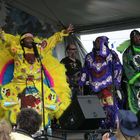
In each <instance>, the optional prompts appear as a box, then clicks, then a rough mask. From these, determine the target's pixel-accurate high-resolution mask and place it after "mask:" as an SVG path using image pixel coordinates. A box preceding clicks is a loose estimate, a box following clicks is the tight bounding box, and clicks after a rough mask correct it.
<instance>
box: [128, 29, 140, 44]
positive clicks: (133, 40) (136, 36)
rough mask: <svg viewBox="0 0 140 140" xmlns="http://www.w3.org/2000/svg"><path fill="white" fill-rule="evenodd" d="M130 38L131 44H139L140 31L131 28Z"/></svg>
mask: <svg viewBox="0 0 140 140" xmlns="http://www.w3.org/2000/svg"><path fill="white" fill-rule="evenodd" d="M130 40H131V44H132V45H136V46H137V45H140V32H139V31H138V30H133V31H132V32H131V33H130Z"/></svg>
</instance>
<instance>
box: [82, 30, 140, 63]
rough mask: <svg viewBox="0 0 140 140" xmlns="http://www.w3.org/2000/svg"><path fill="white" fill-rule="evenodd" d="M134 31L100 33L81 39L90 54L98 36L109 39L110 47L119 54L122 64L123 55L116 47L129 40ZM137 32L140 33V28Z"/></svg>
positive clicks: (84, 36) (83, 36)
mask: <svg viewBox="0 0 140 140" xmlns="http://www.w3.org/2000/svg"><path fill="white" fill-rule="evenodd" d="M132 30H133V29H129V30H121V31H113V32H104V33H98V34H89V35H81V36H80V38H81V41H82V44H83V45H84V47H85V49H86V51H87V52H90V51H91V50H92V47H93V43H92V42H93V41H94V40H95V39H96V38H97V37H98V36H107V37H108V38H109V47H110V48H111V49H113V50H115V51H116V52H117V54H118V56H119V58H120V60H121V62H122V54H120V53H119V52H118V51H117V50H116V47H118V46H119V45H120V44H121V43H122V42H124V41H126V40H128V39H129V36H130V32H131V31H132ZM136 30H139V31H140V28H137V29H136ZM112 44H113V45H112Z"/></svg>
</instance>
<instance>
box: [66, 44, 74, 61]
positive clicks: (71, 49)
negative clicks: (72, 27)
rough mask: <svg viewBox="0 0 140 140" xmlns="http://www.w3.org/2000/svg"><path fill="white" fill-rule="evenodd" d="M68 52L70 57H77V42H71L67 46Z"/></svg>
mask: <svg viewBox="0 0 140 140" xmlns="http://www.w3.org/2000/svg"><path fill="white" fill-rule="evenodd" d="M66 52H67V54H68V56H69V57H72V58H75V57H76V52H77V48H76V45H75V44H69V45H68V46H67V47H66Z"/></svg>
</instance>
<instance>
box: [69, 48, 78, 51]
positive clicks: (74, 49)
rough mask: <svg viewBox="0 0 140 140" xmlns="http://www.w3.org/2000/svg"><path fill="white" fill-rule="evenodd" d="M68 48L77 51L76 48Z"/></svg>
mask: <svg viewBox="0 0 140 140" xmlns="http://www.w3.org/2000/svg"><path fill="white" fill-rule="evenodd" d="M68 50H73V51H76V50H77V49H76V48H69V49H68Z"/></svg>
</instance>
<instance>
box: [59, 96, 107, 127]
mask: <svg viewBox="0 0 140 140" xmlns="http://www.w3.org/2000/svg"><path fill="white" fill-rule="evenodd" d="M105 118H106V115H105V112H104V110H103V107H102V105H101V103H100V101H99V99H98V97H97V96H96V95H92V96H91V95H87V96H78V97H77V99H75V100H74V101H72V103H71V105H70V106H69V107H68V109H67V110H66V111H65V112H64V113H63V115H62V116H61V117H60V119H59V122H60V125H61V128H62V129H68V130H76V129H77V130H89V129H98V128H99V126H100V122H101V120H103V119H105Z"/></svg>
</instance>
